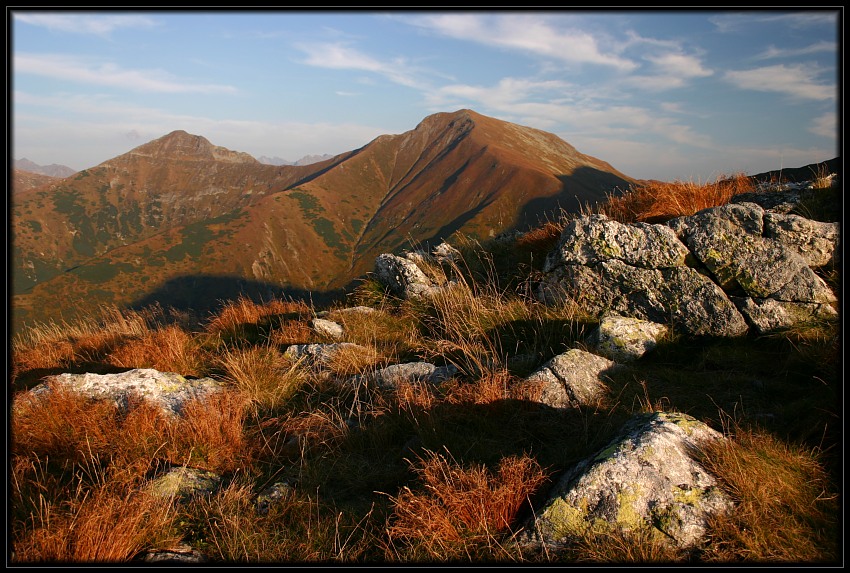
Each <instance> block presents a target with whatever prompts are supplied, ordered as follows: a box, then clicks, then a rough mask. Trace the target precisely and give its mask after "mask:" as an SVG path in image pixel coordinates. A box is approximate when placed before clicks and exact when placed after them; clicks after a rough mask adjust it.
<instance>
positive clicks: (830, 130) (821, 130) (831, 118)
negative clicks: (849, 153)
mask: <svg viewBox="0 0 850 573" xmlns="http://www.w3.org/2000/svg"><path fill="white" fill-rule="evenodd" d="M809 131H810V132H811V133H814V134H816V135H822V136H823V137H828V138H835V137H836V135H837V134H838V121H837V118H836V116H835V114H834V113H825V114H823V115H821V116H820V117H817V118H815V120H814V121H813V122H812V124H811V125H810V126H809Z"/></svg>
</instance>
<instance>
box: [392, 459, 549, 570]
mask: <svg viewBox="0 0 850 573" xmlns="http://www.w3.org/2000/svg"><path fill="white" fill-rule="evenodd" d="M414 469H415V472H416V474H417V475H418V477H419V480H420V481H421V483H422V489H421V490H417V491H414V490H412V489H410V488H404V489H403V490H402V491H401V493H400V494H399V495H398V496H397V497H392V498H391V501H392V504H393V515H392V518H391V522H390V525H389V527H388V529H387V535H388V537H389V541H390V544H391V545H392V546H396V545H397V544H400V545H401V546H404V545H406V544H411V543H412V544H413V545H414V546H415V551H414V553H415V554H417V555H419V556H420V557H422V558H428V559H433V560H440V561H445V560H448V561H451V560H454V559H457V558H466V559H472V560H475V559H477V558H482V557H484V558H486V559H487V560H515V559H516V558H517V555H516V553H515V552H514V551H512V550H511V549H510V548H508V547H505V546H503V543H502V539H503V538H504V537H503V536H504V535H505V534H506V533H509V532H510V531H511V527H512V526H513V525H514V521H515V519H516V517H517V515H518V513H519V511H520V509H521V508H522V507H523V506H524V504H526V503H527V500H528V496H529V495H530V494H531V493H532V492H534V491H535V490H536V488H537V487H538V486H539V485H540V484H542V483H543V482H544V481H545V479H546V476H545V474H544V472H543V471H542V470H541V468H540V467H539V466H538V465H537V463H536V462H535V461H534V460H533V459H532V458H529V457H526V456H523V457H506V458H503V459H502V461H501V463H500V464H499V466H498V468H496V470H495V471H494V472H492V473H491V472H489V471H488V470H487V468H485V467H483V466H473V467H467V468H464V467H462V466H460V465H459V464H458V463H457V462H456V461H455V460H454V459H453V458H451V457H449V458H446V457H445V456H443V455H440V454H437V453H435V452H427V451H426V454H425V457H424V458H422V459H420V460H419V461H418V463H417V465H416V467H415V468H414ZM484 548H486V554H485V553H482V550H483V549H484ZM485 555H486V557H485Z"/></svg>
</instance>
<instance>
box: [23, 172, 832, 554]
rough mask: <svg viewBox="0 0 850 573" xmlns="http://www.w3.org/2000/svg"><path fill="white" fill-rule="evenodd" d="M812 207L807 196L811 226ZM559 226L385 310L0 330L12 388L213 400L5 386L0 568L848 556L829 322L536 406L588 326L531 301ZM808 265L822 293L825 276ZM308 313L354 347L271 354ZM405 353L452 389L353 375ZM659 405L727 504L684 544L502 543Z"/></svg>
mask: <svg viewBox="0 0 850 573" xmlns="http://www.w3.org/2000/svg"><path fill="white" fill-rule="evenodd" d="M751 191H753V186H752V184H751V183H750V182H749V180H748V179H747V178H745V177H743V176H735V177H731V178H725V179H723V180H719V181H718V182H715V183H711V184H706V185H700V184H691V183H681V182H675V183H664V184H661V183H659V184H655V183H652V184H646V185H643V186H640V187H637V188H635V189H632V190H630V191H629V192H627V193H624V194H622V195H621V196H618V197H616V198H614V197H612V198H611V199H610V200H609V202H608V203H607V204H605V205H603V206H601V207H600V209H599V210H600V211H601V212H604V213H606V214H607V215H608V216H609V217H612V218H615V219H618V220H621V221H660V220H666V219H669V218H672V217H675V216H679V215H686V214H691V213H693V212H695V211H697V210H699V209H702V208H705V207H710V206H714V205H718V204H723V203H725V202H726V201H728V200H729V199H730V198H731V197H732V196H734V195H736V194H738V193H743V192H751ZM828 199H829V198H828V197H827V199H819V200H818V203H816V204H813V205H812V206H811V207H810V208H811V209H812V210H815V209H817V210H818V212H819V213H822V214H823V215H822V216H826V215H825V214H826V213H827V212H829V211H830V210H829V209H826V208H825V206H828V205H829V201H828ZM831 212H832V213H833V214H835V213H837V212H838V211H837V208H836V205H835V203H833V204H832V210H831ZM566 217H567V216H566V215H565V218H566ZM564 224H565V220H559V221H550V222H546V223H544V224H541V225H540V226H539V227H538V228H536V229H534V230H532V231H530V232H528V233H525V234H524V235H522V236H521V237H519V238H518V239H516V240H514V241H510V242H506V241H499V240H494V241H490V242H487V243H479V242H477V241H474V240H471V239H469V238H465V237H459V238H457V240H456V241H455V243H456V245H457V247H458V249H459V250H460V251H461V253H462V255H463V257H462V260H461V261H460V262H458V264H457V265H456V268H455V269H454V270H455V273H456V277H457V279H458V280H457V284H456V286H455V287H454V288H452V289H449V290H447V291H445V292H444V293H442V294H440V295H439V296H436V297H434V298H433V299H430V300H427V301H423V300H418V301H408V300H400V299H397V298H395V297H393V296H391V295H390V294H388V293H387V292H385V291H384V289H383V287H382V286H381V285H380V284H378V283H377V282H375V281H373V280H371V279H369V278H367V279H365V280H364V281H363V282H362V283H361V284H360V286H359V287H358V288H357V289H355V291H354V292H352V293H351V295H350V300H349V301H348V304H347V305H345V306H354V305H368V306H370V307H372V308H374V309H376V312H368V313H365V312H364V313H356V312H345V311H343V305H341V304H337V305H336V306H333V307H331V308H327V309H316V308H311V307H310V306H308V305H306V304H305V303H303V302H299V301H290V300H269V301H259V302H258V301H251V300H248V299H246V298H240V299H238V300H235V301H229V302H226V303H224V304H223V305H222V306H221V307H220V309H219V310H218V311H217V312H216V313H214V314H213V315H211V316H209V317H207V318H206V319H203V320H196V319H193V318H192V317H189V316H186V315H182V314H180V313H177V312H174V311H169V310H165V309H162V308H159V307H151V308H148V309H145V310H142V311H130V310H119V309H115V308H108V307H104V308H103V309H102V311H101V313H100V314H99V315H97V316H93V317H91V318H90V319H89V320H79V321H75V322H73V323H61V324H54V323H51V324H40V325H36V326H33V327H31V328H29V329H28V330H26V331H25V332H23V333H21V334H20V335H18V336H16V338H15V339H14V340H13V342H12V353H11V372H10V384H11V390H12V393H14V394H18V395H19V396H25V395H24V394H23V391H25V390H27V389H29V388H32V387H33V386H35V385H36V384H37V383H39V382H40V381H41V380H42V379H43V378H44V377H45V376H47V375H50V374H59V373H62V372H98V373H107V372H120V371H124V370H127V369H130V368H155V369H158V370H161V371H170V372H178V373H181V374H183V375H185V376H188V377H207V376H208V377H212V378H215V379H217V380H220V381H222V382H223V383H224V384H225V390H224V391H223V392H221V393H219V394H216V395H214V397H213V398H208V399H207V400H206V401H203V402H194V403H190V404H189V405H188V406H187V407H186V408H185V409H184V416H182V417H180V418H176V419H171V418H166V417H164V416H163V415H162V414H161V413H159V412H158V411H157V410H156V409H154V408H153V407H151V406H149V405H147V404H146V403H144V402H138V403H133V404H131V405H130V409H129V411H127V412H121V413H119V412H118V411H116V410H115V408H114V407H112V406H110V405H108V404H106V403H105V402H97V401H91V400H88V399H85V398H83V397H81V396H79V395H75V394H72V393H68V392H65V393H62V392H58V393H56V394H54V395H52V398H51V400H49V401H27V400H26V399H25V398H22V399H21V400H20V401H19V403H18V406H17V407H16V409H15V415H14V416H13V417H11V419H10V428H9V429H10V432H11V456H10V460H9V465H8V467H9V476H8V483H9V495H10V498H9V520H10V521H9V527H8V533H9V539H10V544H11V562H12V563H14V564H46V563H77V564H79V563H92V562H99V563H100V562H102V563H106V562H111V563H128V562H131V561H133V560H136V559H139V558H140V557H141V556H143V555H144V554H145V552H147V551H152V550H163V549H168V548H172V547H174V546H176V545H179V544H181V543H183V544H188V545H190V546H191V547H192V548H194V549H196V550H198V551H200V552H202V553H203V554H204V555H206V556H207V557H208V558H209V559H210V560H211V561H212V562H223V563H231V564H233V563H246V564H247V563H255V564H257V563H303V564H329V563H331V564H399V565H403V564H415V563H494V564H495V563H502V564H508V563H512V564H519V563H535V562H541V561H543V562H549V561H553V562H557V563H561V564H572V563H575V564H588V563H592V564H611V563H631V564H639V563H649V562H655V563H680V564H709V565H710V564H720V563H724V564H729V563H732V564H740V565H748V564H764V563H771V564H776V565H779V564H798V563H800V562H803V563H809V564H823V563H835V562H837V561H840V558H841V544H840V539H839V532H840V526H841V522H840V502H839V492H840V484H841V482H840V479H841V471H842V467H841V461H842V452H841V450H842V436H841V428H842V425H843V423H842V422H843V420H842V419H841V411H842V409H841V405H840V396H841V395H842V376H841V370H840V368H839V366H838V365H839V356H840V342H839V327H838V326H839V325H838V324H837V323H836V322H829V321H824V322H819V323H813V324H807V325H804V326H800V327H796V328H794V329H790V330H787V331H784V332H781V333H777V334H772V335H769V336H756V335H751V336H748V337H744V338H740V339H735V340H728V339H720V340H714V339H708V340H686V339H683V338H680V337H677V336H674V335H671V336H670V337H668V338H667V339H665V340H664V341H663V342H662V344H661V345H660V346H659V347H658V348H657V349H656V350H655V351H653V352H652V353H651V354H649V355H647V356H645V357H644V358H643V359H641V360H640V361H639V362H638V363H637V364H636V365H635V367H634V368H630V369H628V370H627V373H624V374H620V375H617V376H616V377H615V379H614V383H613V384H612V385H611V392H610V395H609V397H608V398H607V399H606V400H605V401H604V402H601V403H600V404H599V405H598V406H597V407H596V408H583V409H575V410H571V411H567V412H564V411H556V410H553V409H551V408H547V407H544V406H542V405H540V404H539V403H536V402H535V401H533V400H529V399H528V398H529V397H531V396H530V395H529V392H531V391H532V389H530V388H528V387H527V386H526V385H524V384H523V379H524V377H525V376H527V375H528V374H529V373H530V372H531V371H532V370H533V369H534V368H536V367H537V366H539V365H540V364H541V363H543V362H544V361H545V360H548V359H549V358H551V357H552V356H554V355H556V354H559V353H561V352H564V351H565V350H566V349H568V348H571V347H576V346H581V345H582V343H583V342H582V341H583V340H584V337H585V335H586V334H587V333H588V329H589V328H591V327H592V326H594V319H593V318H592V317H591V316H588V315H587V314H585V313H584V312H582V309H581V308H579V307H577V306H576V305H574V304H569V303H565V304H564V305H563V306H561V307H558V308H554V307H547V306H544V305H542V304H540V303H539V302H537V301H536V300H535V299H534V298H533V297H531V296H530V294H529V292H530V286H529V285H530V281H531V280H533V278H534V276H535V272H537V271H538V270H539V269H540V266H541V265H542V261H543V259H544V258H545V255H546V253H547V252H548V251H549V250H550V249H551V248H552V246H553V245H554V243H555V241H557V238H558V235H559V233H560V230H561V229H562V228H563V226H564ZM432 272H439V271H438V269H432ZM826 272H827V273H828V274H829V276H828V277H827V279H828V280H829V281H830V282H831V284H832V285H833V286H834V287H837V286H838V284H839V278H840V277H839V273H838V270H837V269H832V270H828V271H826ZM836 292H840V289H838V288H836ZM319 310H325V311H327V312H328V314H327V316H326V318H329V319H331V320H334V321H336V322H338V323H339V324H341V325H342V326H343V328H344V330H345V332H346V333H347V335H346V340H347V341H350V342H353V343H356V344H357V345H358V347H357V348H358V350H357V351H356V352H355V351H352V352H351V353H349V354H346V355H344V356H341V357H339V358H337V360H335V361H333V362H331V363H330V364H328V365H327V366H326V367H325V369H323V370H316V369H310V368H307V367H306V365H305V364H303V363H302V362H301V361H299V360H294V359H291V358H289V357H288V356H287V355H286V354H285V350H286V349H287V347H288V346H289V345H292V344H304V343H318V342H330V341H331V340H330V339H329V338H328V337H327V335H321V334H319V333H317V332H316V331H315V330H314V329H313V328H312V327H311V322H310V321H311V319H312V318H313V317H314V316H315V314H316V312H317V311H319ZM414 360H426V361H430V362H432V363H434V364H440V365H442V364H450V365H453V366H455V367H456V368H457V369H458V375H457V376H455V377H453V378H452V379H450V380H448V381H446V382H445V383H443V384H441V385H439V386H434V385H430V384H425V383H401V384H399V385H398V386H397V387H396V388H393V389H378V388H372V387H368V386H367V385H365V384H363V383H361V382H360V380H361V378H358V375H360V374H363V373H365V372H367V371H369V370H372V369H374V368H376V367H381V366H386V365H390V364H397V363H402V362H409V361H414ZM657 410H664V411H676V412H686V413H688V414H690V415H692V416H694V417H696V418H698V419H701V420H703V421H705V422H706V423H708V424H709V425H711V426H712V427H714V428H715V429H717V430H720V431H722V432H723V433H724V434H725V435H726V436H727V437H728V438H729V439H728V440H725V441H723V442H721V443H718V444H717V445H715V446H712V447H710V448H707V449H706V450H705V451H703V452H702V453H701V456H702V458H703V463H704V465H705V466H706V467H707V468H708V469H709V471H711V472H712V473H713V474H714V475H715V476H716V477H717V478H718V480H719V482H720V483H721V485H722V487H723V488H724V489H725V491H726V492H727V493H728V494H729V495H730V496H731V497H732V498H733V499H734V500H735V503H736V511H735V512H734V513H732V514H731V515H728V516H725V517H722V518H717V519H716V520H714V521H713V522H712V523H711V524H710V530H709V535H708V537H707V539H706V541H705V542H704V543H703V544H702V545H701V546H699V547H696V548H692V549H689V550H675V549H671V548H670V547H668V546H664V545H660V544H658V543H657V541H656V540H654V539H650V538H649V537H646V538H643V537H640V536H631V537H629V536H622V535H621V536H605V537H599V536H596V537H587V538H586V539H583V540H580V541H578V542H576V543H575V544H573V545H571V546H570V547H569V548H567V551H566V552H565V553H563V554H559V555H557V556H554V555H542V556H540V555H535V556H531V555H527V554H524V553H523V551H522V550H521V548H520V545H519V544H518V543H517V542H516V536H517V534H518V533H519V531H520V529H521V527H522V524H523V522H524V520H525V519H526V518H527V517H529V515H530V512H531V510H532V508H533V507H534V502H535V501H539V500H540V499H541V496H545V494H546V492H547V490H548V487H549V486H551V485H552V483H553V480H555V479H556V478H557V476H558V475H559V474H560V473H561V472H563V471H564V470H565V469H566V468H568V467H570V466H571V465H573V464H575V463H576V462H578V461H579V460H581V459H583V458H585V457H587V456H589V455H592V454H593V453H595V452H596V451H598V449H599V448H600V447H602V446H603V445H604V444H605V443H607V442H608V440H609V439H610V438H611V437H612V436H614V435H615V434H616V432H617V431H618V429H619V428H620V427H621V426H622V424H623V422H624V421H625V420H626V419H628V418H629V417H630V416H631V415H632V414H634V413H636V412H646V411H657ZM166 466H191V467H198V468H202V469H205V470H210V471H213V472H216V473H217V474H219V475H220V476H222V484H221V487H220V488H219V489H218V490H217V491H216V492H215V493H213V494H211V495H209V496H202V497H198V498H195V499H193V500H191V501H190V502H188V503H186V504H182V505H177V504H168V503H162V502H161V501H158V500H156V499H154V498H152V497H151V496H150V495H149V494H148V493H145V492H146V491H147V490H146V489H145V488H144V485H145V484H146V483H147V482H149V481H150V479H151V476H153V475H155V474H157V472H158V471H159V470H160V469H161V468H163V467H166ZM272 484H286V487H285V488H284V494H283V495H281V496H280V498H279V499H278V500H277V501H276V502H275V503H273V504H270V505H269V507H268V511H267V512H258V510H257V506H256V503H255V499H256V496H257V494H258V493H260V492H263V491H264V490H266V488H268V487H269V486H271V485H272Z"/></svg>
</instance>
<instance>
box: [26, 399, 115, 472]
mask: <svg viewBox="0 0 850 573" xmlns="http://www.w3.org/2000/svg"><path fill="white" fill-rule="evenodd" d="M116 412H117V408H116V406H115V405H114V404H110V403H108V402H106V401H93V400H90V399H88V398H86V397H84V396H82V395H81V394H79V393H77V392H73V391H71V390H67V389H66V388H64V387H63V386H61V385H56V386H53V387H52V389H51V391H50V393H49V395H48V396H44V395H42V396H36V395H29V394H22V395H20V396H18V397H16V400H15V402H14V408H13V414H12V416H11V424H10V430H11V438H12V448H13V450H14V451H15V452H18V453H23V454H26V455H35V456H50V457H53V458H59V459H65V460H70V461H79V460H80V459H84V458H87V457H88V456H89V455H90V453H91V452H95V453H100V452H104V451H106V450H107V449H108V447H109V444H110V443H111V442H112V441H113V440H114V439H115V437H116V435H117V427H116V423H115V420H116Z"/></svg>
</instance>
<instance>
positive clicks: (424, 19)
mask: <svg viewBox="0 0 850 573" xmlns="http://www.w3.org/2000/svg"><path fill="white" fill-rule="evenodd" d="M406 21H407V22H409V23H411V24H414V25H416V26H420V27H422V28H426V29H428V30H430V31H432V32H435V33H437V34H441V35H444V36H448V37H451V38H456V39H460V40H469V41H473V42H477V43H480V44H484V45H488V46H496V47H501V48H506V49H510V50H516V51H519V52H526V53H531V54H536V55H539V56H545V57H547V58H552V59H555V60H559V61H562V62H569V63H575V64H595V65H600V66H608V67H612V68H615V69H618V70H622V71H631V70H634V69H635V68H637V64H636V63H635V62H633V61H632V60H629V59H627V58H623V57H621V56H619V55H618V54H617V53H616V50H608V51H606V50H605V49H604V48H603V47H602V45H604V42H602V41H600V39H599V38H597V37H596V36H594V35H593V34H591V33H589V32H586V31H583V30H579V29H559V28H556V27H554V26H552V25H551V24H550V23H549V22H547V20H546V18H545V16H538V15H528V14H498V15H480V14H439V15H428V16H417V17H415V18H409V19H406Z"/></svg>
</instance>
